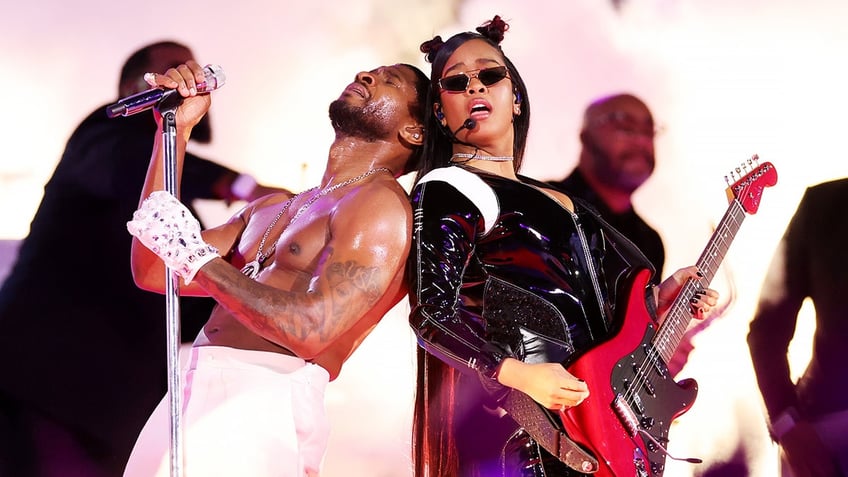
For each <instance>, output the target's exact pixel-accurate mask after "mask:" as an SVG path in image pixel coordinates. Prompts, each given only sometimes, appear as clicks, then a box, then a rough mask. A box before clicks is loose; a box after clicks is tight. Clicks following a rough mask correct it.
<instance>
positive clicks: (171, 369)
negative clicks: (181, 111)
mask: <svg viewBox="0 0 848 477" xmlns="http://www.w3.org/2000/svg"><path fill="white" fill-rule="evenodd" d="M182 102H183V98H182V96H180V95H178V94H172V95H167V96H165V97H163V98H162V99H161V100H160V101H159V102H158V103H156V106H154V109H155V110H156V111H157V112H158V113H159V114H160V115H161V116H162V142H163V144H164V147H163V154H164V155H165V157H164V161H163V162H164V174H165V176H164V177H165V190H166V191H168V192H170V193H171V194H172V195H173V196H174V197H176V198H177V199H179V198H180V196H179V193H180V192H179V190H178V189H177V158H176V156H177V143H176V136H177V122H176V110H177V107H178V106H179V105H180V104H182ZM179 296H180V282H179V277H178V276H177V274H176V273H174V271H173V270H171V268H170V267H166V268H165V315H166V320H167V342H168V349H167V353H168V404H169V410H170V413H169V414H170V421H169V422H170V427H169V437H170V454H169V455H170V470H171V477H180V476H182V475H183V464H184V457H183V433H182V399H181V398H182V392H181V391H182V386H181V385H180V301H179Z"/></svg>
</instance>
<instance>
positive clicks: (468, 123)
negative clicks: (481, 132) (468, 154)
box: [445, 118, 477, 147]
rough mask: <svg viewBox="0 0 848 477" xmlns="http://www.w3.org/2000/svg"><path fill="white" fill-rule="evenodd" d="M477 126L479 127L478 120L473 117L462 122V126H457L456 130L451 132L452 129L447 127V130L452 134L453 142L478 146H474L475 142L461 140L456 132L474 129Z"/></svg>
mask: <svg viewBox="0 0 848 477" xmlns="http://www.w3.org/2000/svg"><path fill="white" fill-rule="evenodd" d="M475 127H477V120H476V119H473V118H468V119H466V120H465V121H464V122H463V123H462V126H460V127H458V128H456V131H453V132H451V130H450V129H448V128H447V127H446V128H445V132H447V133H448V135H449V136H450V140H451V141H452V142H455V143H459V144H465V145H466V146H472V147H476V146H474V144H470V143H467V142H465V141H462V140H460V139H459V138H458V137H456V134H457V133H458V132H460V131H462V130H463V129H468V130H469V131H470V130H472V129H474V128H475Z"/></svg>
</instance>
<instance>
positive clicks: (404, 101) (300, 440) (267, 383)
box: [125, 62, 428, 477]
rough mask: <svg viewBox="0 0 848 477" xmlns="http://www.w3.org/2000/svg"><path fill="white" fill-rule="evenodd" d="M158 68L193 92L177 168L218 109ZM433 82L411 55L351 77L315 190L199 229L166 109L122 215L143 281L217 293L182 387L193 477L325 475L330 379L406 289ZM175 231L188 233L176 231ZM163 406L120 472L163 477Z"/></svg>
mask: <svg viewBox="0 0 848 477" xmlns="http://www.w3.org/2000/svg"><path fill="white" fill-rule="evenodd" d="M148 77H149V78H150V79H149V82H150V84H151V85H155V86H163V87H166V88H176V89H177V90H178V91H179V92H180V94H181V95H182V96H184V97H185V101H184V103H183V104H182V105H181V106H180V107H179V108H178V109H177V113H176V126H177V137H176V141H177V165H178V168H177V176H179V174H180V164H181V161H182V156H183V154H184V152H185V145H186V142H187V141H188V138H189V136H190V134H191V130H192V127H193V126H194V125H195V124H197V122H198V121H199V120H200V118H201V117H202V116H203V115H204V114H205V113H206V111H207V109H208V107H209V104H210V96H209V95H198V94H196V92H195V85H196V82H197V81H201V80H202V78H203V75H202V69H201V67H200V66H199V65H198V64H197V63H194V62H188V63H186V64H184V65H180V66H178V67H177V68H172V69H169V70H168V71H167V72H166V73H165V74H155V75H148ZM427 84H428V80H427V78H426V76H425V75H424V74H423V73H421V72H420V71H419V70H418V69H416V68H414V67H412V66H409V65H403V64H398V65H392V66H383V67H380V68H377V69H375V70H372V71H369V72H361V73H359V74H357V75H356V78H355V81H354V82H353V83H351V84H350V85H348V86H347V88H345V90H344V91H343V92H342V94H341V96H340V97H339V99H338V100H336V101H334V102H333V103H332V104H331V105H330V119H331V120H332V124H333V128H334V130H335V133H336V136H335V140H334V141H333V144H332V146H331V147H330V150H329V157H328V160H327V165H326V169H325V171H324V176H323V178H322V180H321V184H320V185H319V186H318V187H315V188H313V189H310V190H307V191H305V192H302V193H300V194H298V195H296V196H294V197H293V198H290V197H288V196H287V195H284V194H276V195H270V196H267V197H264V198H261V199H258V200H256V201H254V202H252V203H250V204H248V205H247V206H246V207H245V209H244V210H242V211H241V212H239V213H238V214H237V215H235V216H234V217H233V218H232V219H230V220H229V221H228V222H227V223H225V224H224V225H221V226H219V227H216V228H212V229H208V230H204V231H202V232H200V231H199V227H198V225H197V224H196V221H195V220H194V218H193V217H191V216H190V215H188V216H187V217H188V218H187V219H186V218H185V217H186V216H185V215H184V214H185V211H184V210H183V206H182V204H180V203H179V202H178V201H177V200H176V199H174V198H173V196H171V195H170V194H168V193H167V192H164V191H163V189H164V181H163V175H164V174H163V171H162V169H163V167H162V157H161V156H162V149H163V144H162V142H161V139H160V135H161V119H160V118H157V120H158V121H159V122H160V132H157V135H156V144H155V147H154V152H153V155H152V158H151V163H150V168H149V170H148V175H147V179H146V182H145V187H144V190H143V192H142V199H143V200H142V203H141V206H140V208H139V210H138V211H136V213H135V215H134V216H133V220H132V221H131V222H130V223H128V224H127V227H128V229H129V230H130V232H131V233H132V234H133V235H134V236H135V237H136V239H135V240H134V243H133V252H132V267H133V275H134V277H135V280H136V283H137V284H138V285H139V286H140V287H142V288H145V289H148V290H153V291H158V292H164V284H165V274H164V271H165V267H164V266H163V261H164V262H165V263H166V264H167V265H168V266H170V267H171V269H173V270H174V271H175V272H176V273H178V274H179V275H180V276H181V277H182V278H183V281H184V283H185V284H184V285H182V286H180V293H181V294H182V295H203V296H211V297H213V298H214V299H215V300H216V301H217V302H218V305H217V306H216V307H215V309H214V310H213V312H212V314H211V316H210V318H209V321H208V322H207V323H206V325H205V326H204V329H203V331H202V332H201V333H200V334H199V336H198V337H197V339H196V340H195V342H194V345H193V347H192V354H191V357H190V366H189V369H188V374H187V376H186V379H185V381H184V383H183V384H184V387H185V388H186V389H185V390H184V394H183V395H184V396H185V398H184V403H183V404H184V409H185V410H184V414H183V416H184V417H183V420H184V423H185V425H184V428H185V431H184V432H185V451H184V454H185V470H186V472H188V473H189V475H251V476H265V475H275V476H280V475H283V476H298V477H300V476H303V475H313V474H316V473H317V472H318V471H319V467H320V463H321V459H322V456H323V454H324V450H325V447H326V441H327V433H328V426H327V422H326V416H325V415H324V405H323V392H324V387H325V385H326V383H327V382H328V380H332V379H334V378H335V377H336V376H338V374H339V371H340V370H341V367H342V364H343V363H344V362H345V360H346V359H347V358H348V357H349V356H350V355H351V353H352V352H353V351H354V350H355V349H356V347H357V346H358V345H359V344H360V343H361V342H362V340H363V339H364V338H365V336H366V335H367V334H368V332H369V331H370V330H371V329H373V327H374V326H375V325H376V324H377V322H378V321H379V320H380V318H381V317H382V316H383V315H384V314H385V313H386V312H387V311H388V310H389V309H391V308H392V307H393V306H394V305H395V304H396V303H398V301H399V300H400V299H401V298H402V297H403V296H404V294H405V293H406V290H405V288H404V281H403V273H404V264H405V260H406V256H407V253H408V251H409V248H410V237H411V223H412V214H411V209H410V205H409V200H408V197H407V195H406V192H405V191H404V189H403V188H402V187H401V185H400V184H399V183H398V182H397V181H396V180H395V178H396V177H398V176H400V175H402V174H404V173H406V172H408V171H410V170H411V169H412V168H413V167H414V166H415V164H414V162H416V161H417V158H418V155H419V153H420V146H421V144H422V142H423V139H424V130H423V126H422V124H423V123H422V111H421V107H422V105H423V104H424V102H425V101H424V96H423V95H424V94H425V93H426V89H427ZM155 191H158V192H155ZM151 193H152V195H151ZM154 215H156V217H154ZM176 233H179V234H180V239H179V240H173V241H172V240H170V238H171V237H172V236H174V235H175V234H176ZM151 250H156V251H157V253H158V254H159V255H157V254H156V253H153V252H152V251H151ZM160 256H161V257H162V258H160ZM164 404H165V403H164V400H163V404H160V406H159V408H158V409H157V411H155V412H154V414H153V416H151V418H150V421H149V422H148V424H147V426H145V429H144V430H143V431H142V433H141V435H140V436H139V439H138V442H137V443H136V447H135V449H134V450H133V455H132V456H131V458H130V461H129V463H128V465H127V470H126V474H125V475H127V476H132V475H144V476H150V475H156V474H157V472H158V473H159V474H161V475H167V472H168V450H167V443H168V438H167V422H168V421H167V417H168V415H167V407H168V406H167V405H164Z"/></svg>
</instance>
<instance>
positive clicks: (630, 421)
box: [612, 394, 639, 437]
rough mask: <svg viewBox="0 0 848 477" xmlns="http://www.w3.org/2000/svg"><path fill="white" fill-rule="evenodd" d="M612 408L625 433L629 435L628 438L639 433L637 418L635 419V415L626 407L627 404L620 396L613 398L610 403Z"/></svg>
mask: <svg viewBox="0 0 848 477" xmlns="http://www.w3.org/2000/svg"><path fill="white" fill-rule="evenodd" d="M612 408H613V410H614V411H615V414H616V415H617V416H618V419H619V420H620V421H621V423H622V424H623V425H624V428H625V429H626V430H627V433H628V434H630V437H633V436H635V435H636V433H637V432H638V431H639V418H638V417H636V413H634V412H633V410H632V409H630V406H628V405H627V402H626V401H625V400H624V399H622V397H621V395H620V394H618V395H616V396H615V400H614V401H613V402H612Z"/></svg>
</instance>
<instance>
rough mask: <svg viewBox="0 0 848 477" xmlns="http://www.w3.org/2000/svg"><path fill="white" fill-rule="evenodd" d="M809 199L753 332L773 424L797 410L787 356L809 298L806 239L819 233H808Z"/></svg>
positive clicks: (787, 238)
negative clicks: (800, 315) (785, 414)
mask: <svg viewBox="0 0 848 477" xmlns="http://www.w3.org/2000/svg"><path fill="white" fill-rule="evenodd" d="M807 195H808V194H805V197H804V198H803V199H802V200H801V203H800V205H799V206H798V210H797V211H796V212H795V215H794V216H793V217H792V219H791V220H790V222H789V225H788V226H787V228H786V231H785V233H784V235H783V238H782V240H781V241H780V243H779V245H778V247H777V250H776V251H775V254H774V256H773V258H772V263H771V265H770V267H769V270H768V273H767V274H766V279H765V281H764V283H763V289H762V291H761V293H760V299H759V303H758V305H757V311H756V313H755V315H754V318H753V320H751V323H750V327H749V332H748V346H749V348H750V352H751V360H752V363H753V365H754V372H755V374H756V377H757V384H758V385H759V388H760V392H761V394H762V397H763V401H764V403H765V405H766V409H767V410H768V413H769V416H770V417H771V418H772V419H774V418H775V417H776V416H777V415H778V414H780V413H781V412H782V411H784V410H786V409H787V408H789V407H796V408H797V406H798V399H797V396H796V394H795V386H794V384H793V383H792V380H791V377H790V369H789V360H788V357H787V351H788V349H789V343H790V342H791V341H792V337H793V335H794V334H795V326H796V323H797V318H798V311H799V310H800V309H801V305H802V304H803V302H804V299H805V298H806V297H807V296H809V290H808V287H807V283H808V281H807V277H808V272H807V263H808V261H807V258H806V256H807V250H806V248H807V245H806V244H807V239H806V237H807V235H808V234H812V233H815V232H811V231H810V230H808V224H807V217H808V214H809V211H808V210H806V207H807V206H806V205H805V204H806V203H807V199H808V197H807Z"/></svg>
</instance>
